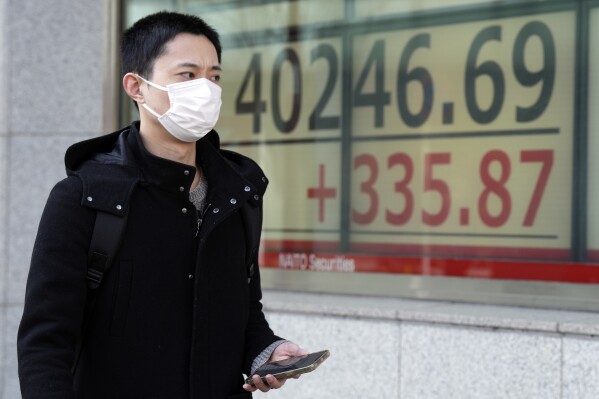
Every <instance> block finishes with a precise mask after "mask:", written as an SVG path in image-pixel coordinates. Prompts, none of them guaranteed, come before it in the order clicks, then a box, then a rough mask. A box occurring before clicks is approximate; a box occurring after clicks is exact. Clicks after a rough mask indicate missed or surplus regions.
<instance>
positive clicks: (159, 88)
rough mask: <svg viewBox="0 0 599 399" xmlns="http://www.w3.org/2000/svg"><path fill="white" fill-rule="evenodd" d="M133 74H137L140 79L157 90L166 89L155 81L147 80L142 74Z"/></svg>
mask: <svg viewBox="0 0 599 399" xmlns="http://www.w3.org/2000/svg"><path fill="white" fill-rule="evenodd" d="M135 76H137V77H138V78H140V79H141V80H143V81H144V82H146V83H147V84H149V85H150V86H152V87H155V88H157V89H158V90H162V91H168V89H167V88H166V87H164V86H160V85H157V84H156V83H152V82H150V81H149V80H147V79H145V78H144V77H143V76H139V75H138V74H135Z"/></svg>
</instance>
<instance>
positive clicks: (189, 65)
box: [177, 62, 223, 71]
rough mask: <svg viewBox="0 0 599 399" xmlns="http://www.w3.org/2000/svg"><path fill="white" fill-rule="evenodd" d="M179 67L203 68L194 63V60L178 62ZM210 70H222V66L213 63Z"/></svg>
mask: <svg viewBox="0 0 599 399" xmlns="http://www.w3.org/2000/svg"><path fill="white" fill-rule="evenodd" d="M177 67H178V68H201V67H200V66H199V65H198V64H196V63H193V62H182V63H180V64H177ZM210 70H212V71H222V70H223V69H222V67H221V66H220V65H218V64H217V65H212V66H211V67H210Z"/></svg>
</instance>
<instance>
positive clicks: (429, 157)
mask: <svg viewBox="0 0 599 399" xmlns="http://www.w3.org/2000/svg"><path fill="white" fill-rule="evenodd" d="M449 163H451V155H450V154H449V153H448V152H443V153H441V152H439V153H432V154H425V155H424V191H425V192H427V191H436V192H438V193H439V195H441V209H439V212H437V213H429V212H427V211H425V210H422V222H423V223H424V224H428V225H429V226H438V225H440V224H442V223H443V222H444V221H445V220H446V219H447V216H448V215H449V207H450V206H451V196H450V195H449V186H448V185H447V183H445V182H444V181H443V180H441V179H434V178H433V166H434V165H446V164H449Z"/></svg>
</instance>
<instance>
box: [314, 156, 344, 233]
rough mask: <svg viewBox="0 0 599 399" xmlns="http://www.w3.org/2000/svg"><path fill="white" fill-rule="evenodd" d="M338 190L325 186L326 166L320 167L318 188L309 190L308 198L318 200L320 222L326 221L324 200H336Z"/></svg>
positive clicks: (321, 165)
mask: <svg viewBox="0 0 599 399" xmlns="http://www.w3.org/2000/svg"><path fill="white" fill-rule="evenodd" d="M336 197H337V190H336V189H334V188H327V187H325V186H324V165H323V164H320V165H319V177H318V187H313V188H309V189H308V198H317V199H318V221H319V222H323V221H324V200H326V199H328V198H336Z"/></svg>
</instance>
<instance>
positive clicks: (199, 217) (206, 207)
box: [195, 203, 212, 238]
mask: <svg viewBox="0 0 599 399" xmlns="http://www.w3.org/2000/svg"><path fill="white" fill-rule="evenodd" d="M211 205H212V203H210V204H208V205H206V206H205V207H204V210H203V211H202V216H198V220H197V227H196V234H195V238H198V236H199V235H200V226H201V225H202V222H203V221H204V217H205V216H206V212H208V209H209V208H210V206H211Z"/></svg>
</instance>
